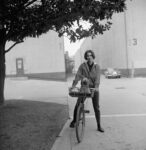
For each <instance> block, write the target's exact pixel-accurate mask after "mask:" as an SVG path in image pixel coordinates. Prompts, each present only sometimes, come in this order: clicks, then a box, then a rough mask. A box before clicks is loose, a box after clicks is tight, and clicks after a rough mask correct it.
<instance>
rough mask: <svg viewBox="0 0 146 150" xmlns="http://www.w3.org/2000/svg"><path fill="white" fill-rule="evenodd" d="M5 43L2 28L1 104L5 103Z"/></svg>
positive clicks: (0, 46)
mask: <svg viewBox="0 0 146 150" xmlns="http://www.w3.org/2000/svg"><path fill="white" fill-rule="evenodd" d="M5 43H6V42H5V31H4V30H0V105H2V104H4V83H5Z"/></svg>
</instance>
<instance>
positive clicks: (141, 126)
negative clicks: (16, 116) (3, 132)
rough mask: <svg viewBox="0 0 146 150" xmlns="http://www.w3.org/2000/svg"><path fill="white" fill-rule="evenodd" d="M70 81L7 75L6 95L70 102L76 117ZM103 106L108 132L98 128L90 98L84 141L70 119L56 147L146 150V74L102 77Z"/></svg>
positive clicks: (101, 99)
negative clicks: (9, 76) (142, 76)
mask: <svg viewBox="0 0 146 150" xmlns="http://www.w3.org/2000/svg"><path fill="white" fill-rule="evenodd" d="M71 80H72V79H70V80H69V81H68V82H67V83H66V82H54V81H41V80H27V79H20V80H16V79H13V80H12V79H6V86H5V97H6V99H26V100H36V101H48V102H57V103H62V104H69V114H70V117H72V113H73V108H74V105H75V101H76V99H74V98H71V97H69V96H67V93H68V87H69V86H70V85H71ZM100 106H101V114H102V126H103V127H104V129H105V133H103V134H102V133H99V132H97V131H96V122H95V118H94V112H93V109H92V104H91V101H90V99H89V100H87V102H86V107H87V109H89V110H90V114H89V115H88V116H87V119H86V120H87V123H86V132H85V137H84V139H83V142H82V143H80V144H78V143H77V141H76V137H75V131H74V129H70V128H69V127H68V126H69V123H70V121H71V120H68V121H67V123H66V124H65V126H64V128H63V130H62V132H61V133H60V136H59V137H58V138H57V140H56V142H55V144H54V146H53V148H52V150H83V149H84V150H97V149H99V150H146V78H134V79H127V78H122V79H105V78H104V77H102V78H101V85H100Z"/></svg>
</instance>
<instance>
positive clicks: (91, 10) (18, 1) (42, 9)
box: [0, 0, 125, 104]
mask: <svg viewBox="0 0 146 150" xmlns="http://www.w3.org/2000/svg"><path fill="white" fill-rule="evenodd" d="M124 9H125V0H0V104H3V103H4V81H5V54H6V53H7V52H9V51H10V50H11V49H12V48H13V47H14V46H15V45H17V44H19V43H21V42H23V40H25V38H26V37H39V36H40V35H42V34H43V33H46V32H48V31H49V30H54V31H56V32H58V35H59V36H62V35H64V34H66V35H67V36H68V37H69V38H70V40H71V41H73V42H74V41H76V40H80V39H82V38H85V37H88V36H91V37H94V36H95V35H97V34H103V32H104V31H106V30H109V28H110V26H111V23H110V19H111V17H112V15H113V13H119V12H123V11H124ZM102 20H106V22H105V21H104V24H103V23H102ZM82 21H85V22H88V23H89V24H90V26H89V28H88V29H86V28H84V26H83V25H82V23H81V22H82ZM75 22H76V27H74V25H75ZM8 41H13V42H14V43H13V45H12V46H11V47H10V48H8V49H7V50H6V49H5V45H6V42H8Z"/></svg>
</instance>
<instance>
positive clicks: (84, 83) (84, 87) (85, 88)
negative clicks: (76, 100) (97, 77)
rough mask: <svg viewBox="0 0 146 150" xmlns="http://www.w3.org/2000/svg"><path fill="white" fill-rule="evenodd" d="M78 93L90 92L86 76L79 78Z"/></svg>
mask: <svg viewBox="0 0 146 150" xmlns="http://www.w3.org/2000/svg"><path fill="white" fill-rule="evenodd" d="M80 93H86V94H90V89H89V80H88V79H87V78H83V79H82V80H81V88H80Z"/></svg>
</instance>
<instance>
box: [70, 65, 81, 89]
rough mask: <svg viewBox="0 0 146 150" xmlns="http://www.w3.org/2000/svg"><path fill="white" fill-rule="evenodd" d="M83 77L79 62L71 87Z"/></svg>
mask: <svg viewBox="0 0 146 150" xmlns="http://www.w3.org/2000/svg"><path fill="white" fill-rule="evenodd" d="M83 77H84V76H83V74H82V64H81V65H80V66H79V68H78V71H77V73H76V76H75V79H74V80H73V83H72V87H75V86H76V85H77V84H78V81H80V80H81V79H82V78H83Z"/></svg>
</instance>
